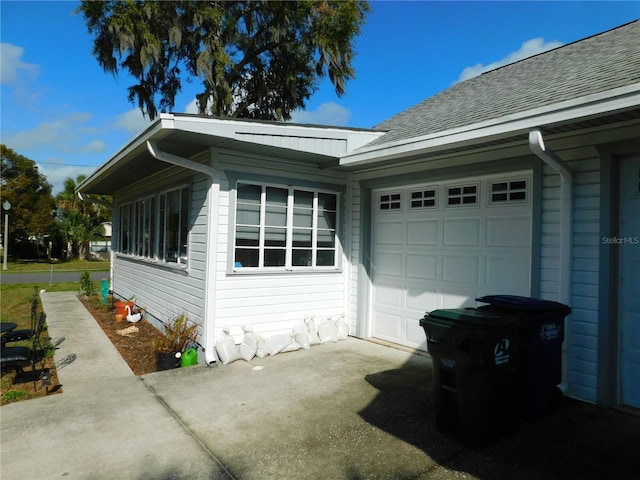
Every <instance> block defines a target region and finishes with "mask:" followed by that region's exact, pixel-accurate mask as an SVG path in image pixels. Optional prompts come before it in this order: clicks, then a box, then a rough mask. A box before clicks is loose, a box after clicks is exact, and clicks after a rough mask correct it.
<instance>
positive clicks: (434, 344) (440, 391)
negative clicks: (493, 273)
mask: <svg viewBox="0 0 640 480" xmlns="http://www.w3.org/2000/svg"><path fill="white" fill-rule="evenodd" d="M420 324H421V326H422V327H423V328H424V331H425V334H426V336H427V347H428V351H429V353H430V354H431V357H432V359H433V386H434V397H435V420H436V428H437V429H438V430H440V431H443V432H447V433H452V434H454V435H455V436H457V437H458V438H460V439H461V440H462V441H463V442H464V443H466V444H468V445H483V444H487V443H490V442H491V441H493V440H495V439H496V438H497V437H498V436H499V435H500V434H501V433H506V432H509V431H511V430H512V429H513V428H514V427H515V424H516V420H517V418H516V412H517V408H516V378H515V377H516V362H517V355H518V341H519V328H520V326H519V320H518V319H517V318H516V317H514V316H513V315H504V314H499V313H495V312H483V311H480V310H477V309H450V310H435V311H433V312H430V313H427V314H426V315H425V316H424V317H423V318H422V319H421V320H420Z"/></svg>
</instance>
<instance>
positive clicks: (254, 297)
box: [213, 152, 349, 341]
mask: <svg viewBox="0 0 640 480" xmlns="http://www.w3.org/2000/svg"><path fill="white" fill-rule="evenodd" d="M214 157H215V158H216V159H217V162H218V163H217V168H219V169H231V170H233V171H234V172H235V175H234V176H236V177H237V178H238V181H240V179H243V178H247V176H248V175H249V174H251V175H252V179H251V180H250V181H247V182H249V183H254V180H253V179H254V178H255V182H256V183H265V184H274V185H277V184H282V183H283V182H282V181H280V182H279V181H278V180H279V179H280V180H282V179H287V181H290V184H291V185H298V184H301V183H302V184H305V185H307V184H309V185H312V184H322V185H330V184H333V185H335V186H336V189H335V190H336V191H337V190H342V189H344V185H345V183H346V180H345V174H343V173H340V172H333V171H331V170H319V169H318V168H317V167H315V166H313V167H312V166H306V165H291V164H284V163H282V162H276V161H273V160H270V159H268V158H256V157H255V156H252V157H249V156H247V157H241V158H239V157H238V156H237V155H235V154H232V153H230V152H220V153H219V154H218V155H215V154H214ZM227 162H228V163H227ZM239 165H242V166H243V171H242V172H238V166H239ZM267 179H268V181H267ZM234 187H235V181H233V182H230V181H229V180H228V179H226V180H223V181H221V182H220V200H219V205H218V212H217V215H218V252H217V255H216V273H215V276H216V280H215V281H216V289H215V298H214V299H213V305H214V308H215V331H216V335H218V334H219V332H220V330H221V329H222V328H223V327H224V326H225V325H227V326H229V327H230V329H231V334H232V335H234V336H235V338H236V340H237V341H240V340H241V339H242V329H241V326H242V325H252V326H253V328H254V330H255V331H256V332H258V333H260V334H262V335H264V336H268V335H271V334H275V333H283V332H287V331H290V330H291V328H292V327H293V326H294V325H295V323H296V322H299V321H302V320H303V319H304V317H305V315H314V316H315V318H316V321H317V322H319V321H321V320H323V319H324V318H326V317H330V316H337V315H340V314H343V313H344V314H348V312H349V310H348V302H347V299H348V293H347V289H346V287H345V285H346V284H345V281H346V280H345V279H346V273H345V272H344V271H341V270H336V269H333V268H332V269H331V270H314V271H309V270H307V271H294V272H288V273H287V274H283V273H281V272H272V273H269V272H257V269H254V272H253V273H251V272H250V271H249V270H250V269H246V270H245V269H243V270H244V271H243V273H242V274H234V273H233V271H232V270H230V269H229V262H230V258H232V257H233V248H234V245H233V240H232V239H233V236H234V224H233V218H234V216H235V215H234V208H235V200H233V188H234ZM307 189H308V190H311V191H313V190H318V191H329V190H328V189H324V188H323V189H317V188H313V187H309V188H307ZM344 204H345V202H344V195H339V205H340V207H339V209H338V210H339V212H338V217H339V218H344V216H343V215H344V209H345V206H344ZM341 223H342V224H343V225H344V222H341ZM343 240H344V239H343V235H342V234H341V233H340V232H338V236H337V242H342V241H343ZM343 250H344V249H343V247H342V245H341V244H340V245H339V248H338V249H337V251H338V252H339V253H338V255H340V256H343V255H344V254H343ZM340 263H342V264H344V263H345V262H344V260H342V259H341V260H340ZM347 320H348V318H347Z"/></svg>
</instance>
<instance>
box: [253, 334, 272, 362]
mask: <svg viewBox="0 0 640 480" xmlns="http://www.w3.org/2000/svg"><path fill="white" fill-rule="evenodd" d="M267 355H269V346H268V345H267V340H266V339H265V338H264V337H262V336H259V337H258V349H257V350H256V357H258V358H264V357H266V356H267Z"/></svg>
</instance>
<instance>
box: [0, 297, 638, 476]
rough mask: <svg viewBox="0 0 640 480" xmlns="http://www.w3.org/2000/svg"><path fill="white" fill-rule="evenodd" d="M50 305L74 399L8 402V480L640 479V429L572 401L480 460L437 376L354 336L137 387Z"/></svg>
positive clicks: (97, 337) (62, 304)
mask: <svg viewBox="0 0 640 480" xmlns="http://www.w3.org/2000/svg"><path fill="white" fill-rule="evenodd" d="M42 301H43V306H44V309H45V311H46V313H47V319H48V323H49V328H50V331H51V334H52V336H53V337H54V338H55V337H59V336H65V337H66V341H65V342H64V343H63V344H62V347H61V349H60V350H59V351H58V352H57V355H56V357H57V358H62V357H63V356H65V355H66V354H68V353H76V354H77V360H76V361H75V362H74V363H73V364H71V365H69V366H67V367H65V368H63V369H61V370H60V371H59V378H60V381H61V383H62V384H63V390H64V391H63V393H62V394H59V395H53V396H50V397H47V398H41V399H34V400H29V401H24V402H19V403H16V404H11V405H5V406H3V407H2V409H1V410H0V414H1V434H2V444H1V454H2V456H1V467H0V477H1V478H2V479H3V480H13V479H25V478H27V479H40V478H42V479H53V478H65V479H103V478H104V479H114V478H117V479H129V478H130V479H173V478H175V479H179V478H184V479H209V480H211V479H214V480H215V479H232V478H233V479H242V480H245V479H246V480H262V479H319V478H322V479H325V478H326V479H416V480H426V479H459V478H479V479H514V478H518V479H531V480H533V479H545V480H548V479H567V478H581V479H590V478H593V479H596V478H598V479H600V478H616V479H632V478H638V473H639V472H640V455H638V445H640V418H638V417H633V416H629V415H623V414H620V413H616V412H612V411H609V410H603V409H599V408H596V407H593V406H591V405H586V404H583V403H580V402H574V401H567V402H566V403H565V405H564V406H563V408H562V409H561V412H560V413H559V414H556V415H553V416H551V417H549V418H548V419H546V420H545V421H543V422H540V423H537V424H525V425H524V426H523V428H521V429H520V431H518V432H517V433H516V434H515V435H513V436H512V437H510V438H506V439H502V440H500V441H498V442H496V443H495V444H493V445H491V446H489V447H485V448H483V449H475V450H470V449H467V448H465V447H464V446H463V445H461V444H460V443H459V442H457V441H456V440H455V439H453V438H450V437H447V436H445V435H444V434H441V433H439V432H437V431H436V430H435V428H434V415H433V394H432V392H431V363H430V359H429V358H427V357H424V356H418V355H413V354H411V353H409V352H404V351H400V350H396V349H393V348H388V347H384V346H382V345H378V344H374V343H371V342H366V341H362V340H356V339H349V340H347V341H343V342H338V343H335V344H328V345H320V346H314V347H312V348H311V350H304V351H303V350H301V351H298V352H291V353H285V354H279V355H276V356H274V357H267V358H265V359H260V360H259V359H256V360H254V361H252V362H251V363H247V362H244V361H242V360H240V361H238V362H235V363H233V364H230V365H226V366H216V367H207V366H203V365H198V366H194V367H189V368H187V369H176V370H172V371H168V372H159V373H154V374H150V375H146V376H144V377H142V378H137V377H135V376H134V375H133V374H132V372H131V371H130V370H129V368H128V366H127V365H126V364H125V363H124V361H123V360H122V359H121V357H120V355H119V354H118V353H117V351H116V350H115V348H114V347H113V345H112V344H111V342H110V341H109V340H108V339H107V338H106V336H105V335H104V334H103V332H102V330H101V329H100V327H99V326H98V325H97V324H96V323H95V321H94V320H93V318H92V317H91V315H90V314H89V313H88V312H87V311H86V310H85V309H84V307H83V306H82V304H81V303H80V302H79V301H78V300H77V299H76V298H75V295H74V294H73V293H47V294H44V295H43V296H42Z"/></svg>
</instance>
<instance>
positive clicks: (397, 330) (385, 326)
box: [373, 311, 404, 341]
mask: <svg viewBox="0 0 640 480" xmlns="http://www.w3.org/2000/svg"><path fill="white" fill-rule="evenodd" d="M403 324H404V321H403V317H402V315H398V314H397V313H393V312H387V311H377V312H376V315H375V321H374V330H373V335H374V336H375V337H378V338H382V339H385V340H390V341H397V339H398V338H402V337H403V335H402V329H401V328H402V326H403ZM394 339H396V340H394Z"/></svg>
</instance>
